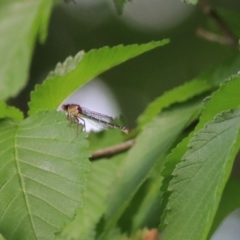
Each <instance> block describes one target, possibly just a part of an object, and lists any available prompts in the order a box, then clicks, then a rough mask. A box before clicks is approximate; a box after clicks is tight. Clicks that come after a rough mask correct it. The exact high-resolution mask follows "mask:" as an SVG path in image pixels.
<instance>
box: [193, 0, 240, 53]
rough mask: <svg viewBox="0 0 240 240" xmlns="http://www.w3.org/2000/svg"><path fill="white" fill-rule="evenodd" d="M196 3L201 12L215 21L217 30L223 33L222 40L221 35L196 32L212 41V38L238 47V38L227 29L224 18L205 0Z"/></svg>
mask: <svg viewBox="0 0 240 240" xmlns="http://www.w3.org/2000/svg"><path fill="white" fill-rule="evenodd" d="M198 5H199V6H200V7H201V8H202V10H203V12H204V13H205V14H206V15H207V16H208V17H209V18H210V19H211V20H212V21H213V22H214V23H215V25H216V26H217V27H218V29H219V31H220V32H222V34H223V35H224V39H225V40H224V41H223V40H220V38H221V37H213V36H210V37H209V34H206V31H205V33H203V32H202V33H200V34H199V32H198V35H199V36H201V37H203V38H206V39H207V40H211V41H213V40H214V39H215V40H216V41H217V42H219V43H222V42H224V44H226V43H227V44H229V45H231V46H234V47H237V48H239V45H238V38H237V37H236V36H235V35H234V33H233V32H232V31H231V30H230V29H229V26H228V25H227V24H226V23H225V22H224V20H223V19H222V18H221V17H220V16H219V15H218V13H217V12H216V11H215V10H214V9H213V8H212V7H211V5H210V4H209V3H208V2H207V1H206V0H199V2H198Z"/></svg>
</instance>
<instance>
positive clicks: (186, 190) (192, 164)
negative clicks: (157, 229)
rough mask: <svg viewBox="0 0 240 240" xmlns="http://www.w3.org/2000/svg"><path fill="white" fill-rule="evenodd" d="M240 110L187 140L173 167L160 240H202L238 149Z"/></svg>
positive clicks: (226, 113)
mask: <svg viewBox="0 0 240 240" xmlns="http://www.w3.org/2000/svg"><path fill="white" fill-rule="evenodd" d="M239 128H240V109H237V110H235V111H227V112H223V113H221V114H219V115H217V117H216V118H214V120H212V121H210V122H208V123H207V124H206V125H205V127H204V128H202V129H201V130H199V131H198V132H197V133H196V134H195V136H194V137H193V138H192V139H191V141H190V144H189V146H188V147H189V150H188V151H187V152H186V154H185V155H184V156H183V158H182V162H181V163H179V164H178V165H177V166H176V169H175V170H174V172H173V176H174V178H173V179H172V181H171V182H170V184H169V188H168V190H169V191H171V195H170V197H169V201H168V205H167V209H169V213H168V215H167V217H166V219H165V222H166V223H168V224H167V226H166V229H165V231H164V236H163V240H167V239H178V240H181V239H182V240H188V239H189V240H192V239H206V237H207V235H208V232H209V229H210V227H211V224H212V221H213V218H214V215H215V212H216V210H217V207H218V204H219V202H220V199H221V194H222V192H223V189H224V187H225V184H226V182H227V180H228V177H229V175H230V173H231V169H232V165H233V161H234V158H235V156H236V154H237V152H238V150H239V147H240V135H239Z"/></svg>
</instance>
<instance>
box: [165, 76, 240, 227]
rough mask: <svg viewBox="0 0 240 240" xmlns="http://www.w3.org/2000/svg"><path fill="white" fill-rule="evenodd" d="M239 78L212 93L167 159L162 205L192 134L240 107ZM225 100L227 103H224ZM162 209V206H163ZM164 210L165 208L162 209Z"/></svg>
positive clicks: (225, 83)
mask: <svg viewBox="0 0 240 240" xmlns="http://www.w3.org/2000/svg"><path fill="white" fill-rule="evenodd" d="M239 87H240V76H239V75H235V76H232V77H231V78H230V79H229V81H226V82H224V83H223V84H222V85H221V87H220V88H219V89H218V90H217V91H216V92H215V93H213V95H212V97H211V99H210V100H209V101H208V102H207V104H206V106H205V108H204V109H203V112H202V115H201V117H200V120H199V123H198V124H197V126H196V128H195V130H194V131H193V132H191V133H190V135H189V136H188V137H186V138H185V139H183V140H182V142H181V143H179V144H178V146H177V147H176V148H174V149H173V150H172V152H171V154H170V155H169V156H168V157H167V159H166V162H165V164H164V165H165V166H164V170H163V172H162V175H163V176H164V180H163V185H162V187H161V190H162V192H163V197H164V200H163V205H165V204H167V201H168V197H169V194H170V193H169V192H168V191H167V188H168V184H169V182H170V181H171V179H172V172H173V170H174V168H175V166H176V165H177V164H178V163H179V162H180V161H181V158H182V156H183V155H184V154H185V152H186V151H187V145H188V143H189V141H190V139H191V138H192V137H193V135H194V133H195V132H197V131H198V130H199V129H201V128H203V126H204V124H206V123H207V122H208V121H210V120H211V119H213V117H214V116H215V115H216V114H218V113H219V112H222V111H224V110H228V109H233V108H238V107H239V106H240V99H239V91H238V89H239ZM226 99H227V101H226ZM163 207H164V206H163ZM164 208H165V209H166V207H164ZM167 214H168V210H167V209H166V211H165V213H164V215H163V217H162V227H164V218H165V216H166V215H167Z"/></svg>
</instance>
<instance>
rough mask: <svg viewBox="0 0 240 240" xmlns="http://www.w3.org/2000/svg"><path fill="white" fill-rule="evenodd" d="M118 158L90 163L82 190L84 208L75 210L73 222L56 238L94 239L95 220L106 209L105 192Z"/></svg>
mask: <svg viewBox="0 0 240 240" xmlns="http://www.w3.org/2000/svg"><path fill="white" fill-rule="evenodd" d="M118 162H119V161H118V159H116V158H115V159H111V161H106V160H101V161H97V162H93V163H92V167H91V172H90V173H89V175H88V184H87V189H86V191H85V192H84V202H85V204H84V208H81V209H79V210H78V211H77V215H76V217H75V219H74V221H73V222H71V223H69V224H68V225H67V226H65V227H64V229H63V230H62V231H61V233H60V236H59V237H58V238H57V239H65V240H67V239H71V240H78V239H81V240H94V239H95V231H96V225H97V222H98V221H99V220H100V218H101V216H102V215H103V213H104V211H105V210H106V202H107V193H108V190H109V187H110V185H111V183H112V181H113V179H114V177H115V174H116V170H117V167H118V165H119V164H118Z"/></svg>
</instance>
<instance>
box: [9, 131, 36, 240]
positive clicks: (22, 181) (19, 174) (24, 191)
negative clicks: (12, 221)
mask: <svg viewBox="0 0 240 240" xmlns="http://www.w3.org/2000/svg"><path fill="white" fill-rule="evenodd" d="M18 128H19V126H17V127H16V131H15V134H14V143H13V147H14V157H15V163H16V169H17V173H18V177H19V183H20V187H21V190H22V194H23V197H24V200H25V201H24V202H25V205H26V209H27V212H28V216H29V219H30V223H31V226H32V229H33V232H34V235H35V238H36V239H37V235H36V229H35V225H34V223H33V219H32V217H31V211H30V205H29V200H28V198H27V194H26V192H27V191H26V186H25V184H24V179H23V177H22V172H21V168H20V159H19V157H18V151H17V145H18V144H17V131H18ZM17 227H18V225H16V228H17ZM16 228H15V229H14V230H13V231H12V233H11V235H10V236H9V239H10V238H11V236H12V234H13V233H14V232H15V230H16Z"/></svg>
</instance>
